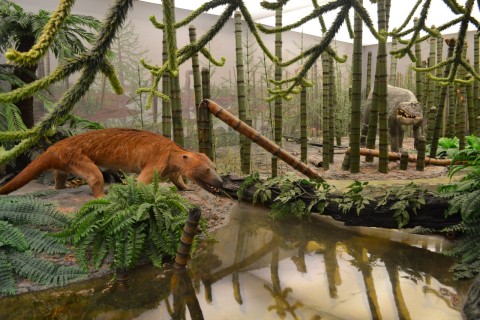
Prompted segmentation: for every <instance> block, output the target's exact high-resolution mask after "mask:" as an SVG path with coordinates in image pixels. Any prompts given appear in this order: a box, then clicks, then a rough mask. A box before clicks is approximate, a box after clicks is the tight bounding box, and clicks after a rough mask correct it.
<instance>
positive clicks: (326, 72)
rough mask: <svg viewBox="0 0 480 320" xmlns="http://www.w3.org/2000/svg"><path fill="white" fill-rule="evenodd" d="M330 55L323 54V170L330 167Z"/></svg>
mask: <svg viewBox="0 0 480 320" xmlns="http://www.w3.org/2000/svg"><path fill="white" fill-rule="evenodd" d="M329 59H330V56H329V55H328V54H326V53H325V54H322V75H323V88H322V97H323V101H322V102H323V119H322V120H323V121H322V127H323V132H322V141H323V147H322V158H323V161H322V167H323V170H328V169H329V168H330V125H329V122H330V112H329V108H328V106H329V100H330V94H329V92H330V64H329Z"/></svg>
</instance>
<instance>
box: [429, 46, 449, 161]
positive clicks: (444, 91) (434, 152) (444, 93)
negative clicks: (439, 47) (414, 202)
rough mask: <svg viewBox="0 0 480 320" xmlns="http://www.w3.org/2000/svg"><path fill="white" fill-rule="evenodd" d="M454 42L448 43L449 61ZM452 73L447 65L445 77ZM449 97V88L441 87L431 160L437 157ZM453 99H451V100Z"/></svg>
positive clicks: (431, 147)
mask: <svg viewBox="0 0 480 320" xmlns="http://www.w3.org/2000/svg"><path fill="white" fill-rule="evenodd" d="M451 40H452V41H448V42H447V45H448V54H447V59H448V58H450V57H452V56H453V50H454V49H455V40H453V39H451ZM449 73H450V65H449V64H447V65H446V66H445V69H444V73H443V74H444V76H445V77H447V76H448V74H449ZM446 97H447V86H441V88H440V100H439V103H438V106H437V116H436V118H435V129H434V131H433V136H432V144H431V146H430V158H435V157H436V155H437V148H438V139H439V138H440V132H441V129H442V122H443V110H444V109H445V100H446ZM451 98H452V97H450V99H451ZM452 102H453V101H450V103H449V105H450V106H449V108H450V109H451V108H452V106H453V103H452Z"/></svg>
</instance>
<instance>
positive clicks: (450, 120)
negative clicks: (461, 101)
mask: <svg viewBox="0 0 480 320" xmlns="http://www.w3.org/2000/svg"><path fill="white" fill-rule="evenodd" d="M456 110H457V97H456V95H455V87H454V86H453V85H452V84H451V85H449V86H448V115H447V128H446V130H445V136H446V137H447V138H453V137H455V112H456Z"/></svg>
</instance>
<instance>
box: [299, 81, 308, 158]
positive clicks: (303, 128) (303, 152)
mask: <svg viewBox="0 0 480 320" xmlns="http://www.w3.org/2000/svg"><path fill="white" fill-rule="evenodd" d="M307 153H308V146H307V87H305V86H302V91H301V92H300V160H301V161H302V162H303V163H307Z"/></svg>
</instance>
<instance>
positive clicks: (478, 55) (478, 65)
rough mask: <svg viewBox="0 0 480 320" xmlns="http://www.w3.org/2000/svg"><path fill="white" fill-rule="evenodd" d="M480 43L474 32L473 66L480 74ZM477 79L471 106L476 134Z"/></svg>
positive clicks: (478, 113)
mask: <svg viewBox="0 0 480 320" xmlns="http://www.w3.org/2000/svg"><path fill="white" fill-rule="evenodd" d="M479 47H480V45H479V34H478V33H476V34H475V35H474V36H473V68H474V70H475V72H476V73H477V74H480V61H479V60H480V48H479ZM478 83H479V82H478V80H477V79H475V80H474V82H473V108H474V113H475V131H474V133H475V134H476V135H479V134H480V118H479V116H480V97H479V94H478V89H479V85H478Z"/></svg>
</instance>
